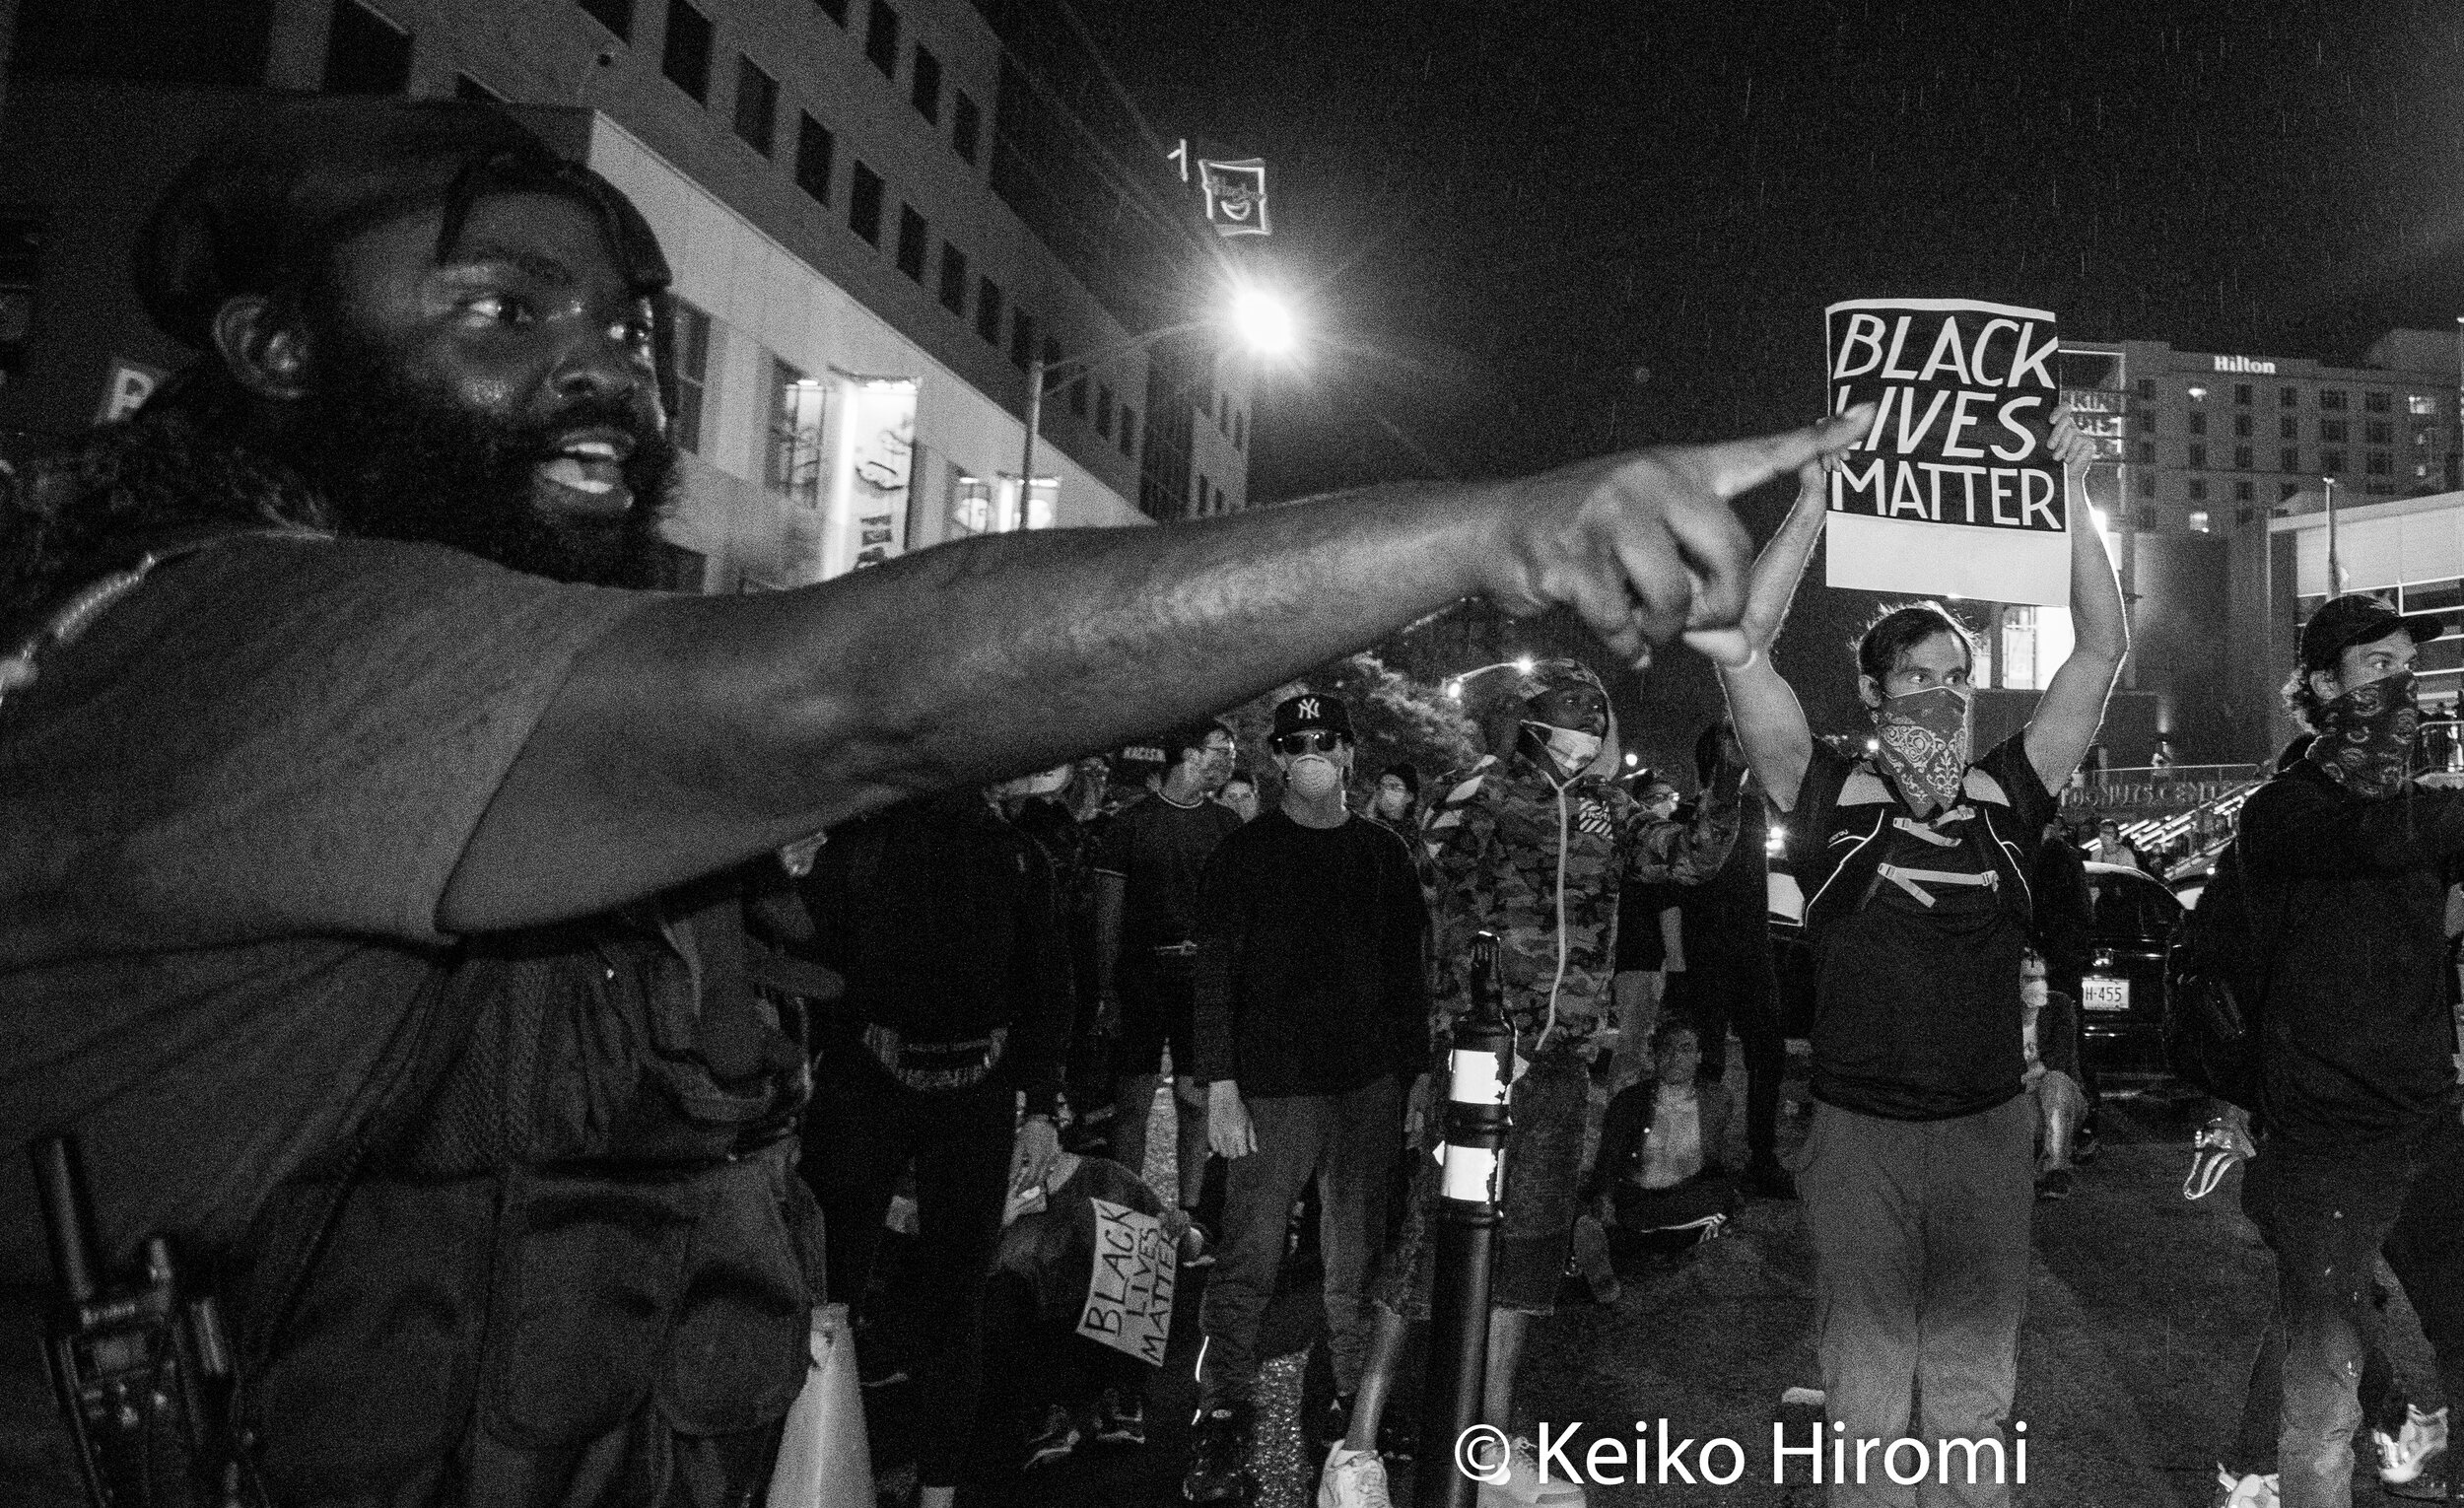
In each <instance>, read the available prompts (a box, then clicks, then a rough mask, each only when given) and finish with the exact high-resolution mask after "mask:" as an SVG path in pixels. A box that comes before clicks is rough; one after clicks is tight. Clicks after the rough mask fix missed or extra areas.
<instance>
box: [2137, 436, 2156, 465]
mask: <svg viewBox="0 0 2464 1508" xmlns="http://www.w3.org/2000/svg"><path fill="white" fill-rule="evenodd" d="M2139 464H2141V465H2143V466H2153V465H2155V464H2156V442H2155V441H2153V440H2143V441H2141V442H2139Z"/></svg>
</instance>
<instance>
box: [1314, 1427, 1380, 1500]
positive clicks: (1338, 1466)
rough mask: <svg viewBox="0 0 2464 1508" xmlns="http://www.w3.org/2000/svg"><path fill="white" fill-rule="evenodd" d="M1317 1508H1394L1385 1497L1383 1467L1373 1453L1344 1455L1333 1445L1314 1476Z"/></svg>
mask: <svg viewBox="0 0 2464 1508" xmlns="http://www.w3.org/2000/svg"><path fill="white" fill-rule="evenodd" d="M1318 1508H1395V1502H1394V1499H1392V1498H1390V1497H1388V1496H1387V1495H1386V1463H1384V1462H1382V1461H1380V1460H1378V1453H1377V1452H1375V1451H1347V1450H1345V1449H1343V1442H1342V1441H1340V1440H1337V1441H1335V1447H1334V1449H1332V1450H1330V1451H1328V1452H1327V1455H1326V1470H1325V1471H1323V1472H1321V1473H1319V1474H1318Z"/></svg>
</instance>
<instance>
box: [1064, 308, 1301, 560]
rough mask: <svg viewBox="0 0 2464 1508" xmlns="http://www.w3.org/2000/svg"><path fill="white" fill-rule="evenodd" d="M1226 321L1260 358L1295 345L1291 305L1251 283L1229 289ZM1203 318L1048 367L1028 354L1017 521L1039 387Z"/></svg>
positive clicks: (1193, 325) (1116, 358)
mask: <svg viewBox="0 0 2464 1508" xmlns="http://www.w3.org/2000/svg"><path fill="white" fill-rule="evenodd" d="M1229 315H1230V317H1229V320H1228V322H1229V323H1230V324H1231V326H1232V331H1233V334H1234V335H1235V336H1237V337H1238V338H1239V341H1240V343H1241V344H1242V345H1243V346H1245V347H1247V348H1248V349H1249V350H1250V351H1252V352H1254V353H1255V354H1257V355H1259V356H1283V355H1287V354H1288V353H1290V351H1291V350H1292V348H1293V347H1294V346H1296V345H1297V344H1298V343H1299V339H1300V336H1299V325H1298V322H1297V321H1296V320H1295V319H1294V318H1293V315H1292V310H1291V308H1290V306H1288V305H1286V304H1284V303H1283V301H1282V300H1280V299H1278V298H1276V297H1275V296H1274V295H1273V294H1270V293H1268V292H1266V290H1265V289H1263V288H1260V287H1258V286H1257V285H1256V284H1254V283H1245V284H1243V285H1241V286H1240V287H1239V288H1237V289H1235V290H1234V291H1233V295H1232V305H1231V308H1230V311H1229ZM1205 323H1206V321H1205V320H1202V319H1185V320H1183V321H1181V322H1180V323H1178V324H1167V325H1165V326H1164V327H1163V328H1161V329H1157V330H1149V331H1147V332H1146V333H1145V334H1143V335H1140V336H1137V337H1136V338H1134V339H1131V340H1126V341H1123V342H1122V343H1121V344H1120V345H1117V346H1113V347H1111V348H1110V349H1107V350H1103V351H1098V352H1096V353H1095V354H1094V355H1093V356H1072V357H1070V358H1068V359H1067V360H1065V361H1058V362H1054V363H1052V364H1051V365H1049V366H1047V365H1046V364H1045V361H1044V354H1043V352H1042V351H1041V350H1038V351H1035V352H1033V353H1031V354H1030V355H1029V356H1028V357H1027V436H1026V443H1025V445H1024V446H1022V447H1021V448H1020V450H1019V452H1018V522H1019V526H1020V527H1022V528H1023V527H1024V526H1025V525H1026V520H1027V502H1028V498H1029V496H1030V495H1031V494H1032V493H1033V492H1034V490H1035V442H1036V432H1037V431H1038V430H1039V429H1041V428H1042V427H1043V423H1044V391H1045V388H1046V387H1048V386H1050V385H1051V383H1052V382H1053V380H1054V379H1055V378H1057V377H1067V376H1072V375H1083V374H1085V373H1088V372H1092V371H1094V370H1095V369H1096V368H1098V367H1101V366H1104V365H1106V364H1108V363H1111V362H1117V361H1119V360H1120V359H1121V358H1123V357H1125V356H1129V355H1132V354H1134V353H1136V352H1139V351H1143V350H1145V349H1146V348H1147V347H1149V346H1151V345H1153V344H1155V343H1156V342H1157V341H1159V340H1164V339H1166V338H1168V337H1170V336H1174V335H1179V334H1182V333H1183V332H1185V331H1189V330H1195V329H1198V327H1200V326H1201V325H1203V324H1205Z"/></svg>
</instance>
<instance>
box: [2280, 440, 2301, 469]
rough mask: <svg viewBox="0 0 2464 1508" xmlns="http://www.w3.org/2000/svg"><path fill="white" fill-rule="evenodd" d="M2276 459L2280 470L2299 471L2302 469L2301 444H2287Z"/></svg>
mask: <svg viewBox="0 0 2464 1508" xmlns="http://www.w3.org/2000/svg"><path fill="white" fill-rule="evenodd" d="M2276 459H2277V462H2278V469H2279V470H2282V471H2298V470H2300V469H2301V447H2300V446H2285V448H2284V449H2282V450H2280V451H2278V452H2277V455H2276Z"/></svg>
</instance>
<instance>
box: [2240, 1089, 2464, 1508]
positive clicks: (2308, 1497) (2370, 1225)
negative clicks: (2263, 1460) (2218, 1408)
mask: <svg viewBox="0 0 2464 1508" xmlns="http://www.w3.org/2000/svg"><path fill="white" fill-rule="evenodd" d="M2242 1207H2243V1209H2244V1210H2245V1211H2247V1212H2248V1214H2249V1216H2250V1218H2251V1220H2252V1221H2253V1222H2254V1223H2255V1224H2257V1226H2258V1227H2259V1234H2260V1235H2261V1236H2262V1237H2264V1238H2265V1239H2266V1241H2267V1244H2268V1248H2269V1249H2270V1250H2271V1251H2273V1252H2275V1254H2276V1289H2277V1291H2276V1308H2277V1318H2278V1320H2279V1321H2280V1322H2281V1323H2282V1324H2283V1326H2284V1330H2285V1358H2284V1404H2283V1408H2284V1415H2283V1422H2282V1425H2281V1428H2280V1432H2279V1434H2278V1436H2277V1445H2276V1465H2277V1472H2278V1491H2279V1493H2280V1494H2281V1497H2282V1501H2283V1503H2284V1505H2285V1508H2346V1505H2348V1504H2350V1503H2351V1502H2352V1501H2353V1435H2354V1431H2355V1430H2356V1429H2357V1428H2358V1427H2359V1426H2360V1425H2361V1396H2360V1383H2361V1373H2362V1369H2363V1367H2364V1365H2365V1363H2366V1361H2367V1358H2368V1355H2369V1353H2370V1352H2371V1351H2372V1350H2374V1349H2377V1348H2378V1345H2379V1328H2380V1320H2379V1315H2378V1310H2377V1307H2376V1306H2375V1305H2374V1304H2373V1303H2372V1302H2371V1294H2370V1275H2371V1273H2372V1272H2373V1271H2374V1270H2375V1258H2376V1257H2377V1256H2378V1255H2379V1254H2380V1253H2381V1251H2382V1250H2383V1252H2384V1253H2385V1255H2386V1258H2387V1266H2388V1267H2389V1268H2392V1269H2393V1270H2394V1272H2395V1274H2396V1280H2397V1281H2398V1282H2400V1283H2402V1284H2403V1285H2404V1296H2405V1297H2406V1298H2407V1299H2409V1300H2411V1301H2412V1304H2413V1309H2414V1312H2415V1313H2417V1314H2419V1315H2420V1316H2421V1318H2422V1331H2423V1333H2424V1334H2425V1335H2427V1336H2428V1337H2430V1349H2431V1350H2432V1351H2434V1352H2435V1353H2436V1354H2437V1358H2438V1378H2439V1382H2440V1383H2441V1384H2442V1385H2443V1387H2444V1388H2445V1390H2446V1394H2447V1397H2448V1399H2449V1400H2450V1401H2455V1400H2464V1124H2459V1123H2458V1121H2457V1119H2456V1112H2455V1110H2454V1109H2453V1108H2452V1107H2450V1108H2449V1109H2448V1110H2446V1111H2445V1112H2444V1113H2443V1114H2441V1115H2440V1116H2439V1117H2438V1119H2437V1120H2436V1121H2435V1122H2433V1123H2431V1124H2430V1126H2428V1127H2426V1128H2424V1129H2423V1131H2422V1132H2421V1133H2420V1134H2419V1135H2418V1136H2416V1137H2414V1138H2412V1139H2411V1140H2409V1141H2408V1142H2406V1143H2403V1144H2399V1145H2396V1146H2393V1147H2387V1148H2378V1149H2372V1150H2368V1151H2359V1150H2354V1151H2343V1150H2335V1151H2329V1150H2319V1149H2311V1148H2303V1147H2293V1146H2287V1145H2285V1144H2283V1143H2282V1141H2281V1140H2280V1139H2277V1138H2271V1139H2270V1141H2269V1143H2268V1144H2267V1145H2266V1146H2264V1147H2262V1148H2260V1151H2259V1155H2258V1156H2257V1157H2255V1158H2253V1159H2252V1160H2251V1163H2250V1168H2249V1172H2248V1173H2247V1174H2245V1175H2244V1177H2243V1182H2242Z"/></svg>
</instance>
